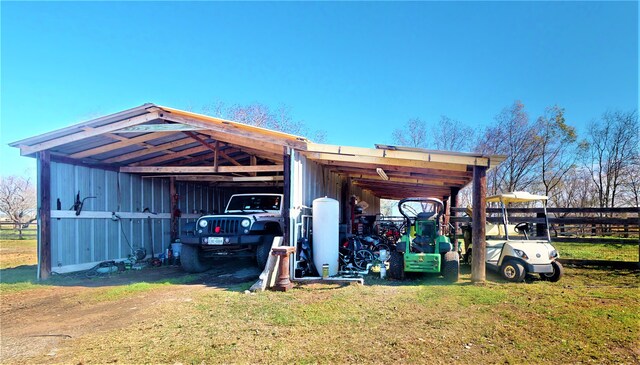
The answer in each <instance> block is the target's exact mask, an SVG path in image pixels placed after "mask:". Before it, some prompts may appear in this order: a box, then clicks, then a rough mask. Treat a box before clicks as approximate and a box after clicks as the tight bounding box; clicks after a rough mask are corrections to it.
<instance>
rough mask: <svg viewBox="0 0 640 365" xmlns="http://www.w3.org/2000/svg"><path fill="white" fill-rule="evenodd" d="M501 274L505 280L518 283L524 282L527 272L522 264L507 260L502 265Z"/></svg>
mask: <svg viewBox="0 0 640 365" xmlns="http://www.w3.org/2000/svg"><path fill="white" fill-rule="evenodd" d="M500 274H502V277H503V278H505V279H507V280H509V281H512V282H516V283H517V282H521V281H523V280H524V276H525V274H526V272H525V270H524V266H522V264H521V263H519V262H517V261H515V260H507V261H505V262H504V263H503V264H502V267H501V268H500Z"/></svg>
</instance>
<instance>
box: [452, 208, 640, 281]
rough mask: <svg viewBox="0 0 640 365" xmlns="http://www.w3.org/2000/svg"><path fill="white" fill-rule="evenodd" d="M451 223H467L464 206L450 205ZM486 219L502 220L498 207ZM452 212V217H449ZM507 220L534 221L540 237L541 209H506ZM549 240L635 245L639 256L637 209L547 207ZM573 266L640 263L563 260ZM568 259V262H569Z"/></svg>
mask: <svg viewBox="0 0 640 365" xmlns="http://www.w3.org/2000/svg"><path fill="white" fill-rule="evenodd" d="M451 212H452V213H451V214H452V217H451V219H450V221H451V222H452V223H455V222H457V223H461V224H468V223H470V222H471V217H469V216H468V215H467V214H466V213H467V209H466V208H452V209H451ZM486 213H487V222H490V223H502V210H501V209H500V208H487V209H486ZM454 214H455V216H453V215H454ZM508 214H509V216H508V218H509V222H510V223H512V224H515V223H520V222H527V223H533V224H535V227H536V230H537V233H536V235H538V236H543V235H544V234H546V233H544V232H545V231H546V229H545V224H546V220H545V216H544V209H543V208H508ZM547 214H548V220H549V225H550V232H551V236H552V240H553V241H555V242H580V243H587V244H589V243H607V244H632V245H633V244H636V245H638V251H639V257H640V209H638V208H548V209H547ZM564 261H566V262H567V263H571V264H576V265H594V266H612V267H620V268H637V267H638V265H640V263H636V264H633V263H632V262H618V261H615V262H614V261H594V260H564ZM569 261H571V262H569Z"/></svg>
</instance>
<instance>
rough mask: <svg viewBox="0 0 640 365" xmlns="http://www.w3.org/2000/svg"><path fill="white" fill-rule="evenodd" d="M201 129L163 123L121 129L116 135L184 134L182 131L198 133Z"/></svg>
mask: <svg viewBox="0 0 640 365" xmlns="http://www.w3.org/2000/svg"><path fill="white" fill-rule="evenodd" d="M201 129H202V128H201V127H194V126H191V125H185V124H180V123H163V124H145V125H136V126H132V127H127V128H122V129H119V130H117V131H115V133H145V132H182V131H197V130H201Z"/></svg>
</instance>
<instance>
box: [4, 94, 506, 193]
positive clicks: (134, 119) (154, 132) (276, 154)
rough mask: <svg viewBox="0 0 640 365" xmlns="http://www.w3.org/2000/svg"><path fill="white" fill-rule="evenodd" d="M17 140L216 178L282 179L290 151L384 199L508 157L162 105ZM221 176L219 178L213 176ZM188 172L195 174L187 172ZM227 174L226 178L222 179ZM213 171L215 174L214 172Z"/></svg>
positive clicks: (460, 182)
mask: <svg viewBox="0 0 640 365" xmlns="http://www.w3.org/2000/svg"><path fill="white" fill-rule="evenodd" d="M10 146H13V147H17V148H19V149H20V153H21V154H22V155H23V156H31V157H35V156H36V154H37V153H38V152H41V151H45V150H46V151H48V152H49V153H50V155H51V159H52V160H54V161H56V160H57V161H60V162H67V163H76V164H82V165H87V166H96V167H101V168H105V169H110V170H119V171H122V172H128V173H138V174H146V175H149V176H182V177H183V178H184V179H189V180H191V181H210V182H212V183H223V182H226V183H240V182H242V183H252V182H258V181H263V182H264V183H268V184H281V183H282V180H283V179H282V178H281V177H282V173H283V162H284V154H285V151H286V150H288V149H295V150H297V151H301V152H302V153H303V154H304V155H305V156H306V157H307V158H308V159H310V160H312V161H316V162H317V163H319V164H322V165H324V166H326V167H327V168H328V169H330V170H331V171H334V172H336V173H338V174H342V175H346V176H348V177H349V178H351V181H352V183H353V184H355V185H357V186H359V187H361V188H363V189H366V190H370V191H371V192H372V193H373V194H375V195H376V196H378V197H381V198H389V199H398V198H403V197H407V196H431V197H443V196H449V195H450V194H451V191H452V189H459V188H462V187H464V186H465V185H467V184H468V183H469V182H470V181H471V180H472V178H473V167H474V166H482V167H487V168H489V169H490V168H493V167H495V166H496V165H497V164H499V163H500V162H502V161H504V159H505V157H504V156H493V155H492V156H485V155H482V154H475V153H459V152H446V151H434V150H424V149H418V148H408V147H399V146H388V145H376V148H360V147H350V146H334V145H327V144H316V143H312V142H310V141H309V140H307V139H306V138H304V137H300V136H295V135H291V134H287V133H283V132H278V131H274V130H269V129H265V128H260V127H256V126H252V125H248V124H244V123H239V122H234V121H230V120H225V119H221V118H215V117H211V116H207V115H202V114H197V113H192V112H188V111H184V110H179V109H174V108H169V107H166V106H161V105H156V104H144V105H141V106H139V107H136V108H132V109H128V110H125V111H122V112H118V113H115V114H111V115H108V116H105V117H101V118H96V119H92V120H89V121H86V122H82V123H78V124H75V125H72V126H70V127H66V128H62V129H59V130H56V131H53V132H49V133H45V134H41V135H39V136H35V137H31V138H27V139H23V140H20V141H17V142H14V143H11V144H10ZM214 175H215V176H218V177H211V176H214ZM187 176H188V177H187ZM220 176H225V177H220ZM208 177H209V178H208Z"/></svg>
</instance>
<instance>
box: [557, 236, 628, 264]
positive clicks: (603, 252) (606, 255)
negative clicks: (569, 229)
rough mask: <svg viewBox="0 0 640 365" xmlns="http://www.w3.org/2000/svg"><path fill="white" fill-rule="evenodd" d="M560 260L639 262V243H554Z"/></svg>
mask: <svg viewBox="0 0 640 365" xmlns="http://www.w3.org/2000/svg"><path fill="white" fill-rule="evenodd" d="M553 245H554V246H555V247H556V249H557V250H558V252H559V253H560V258H565V259H582V260H609V261H634V262H637V261H638V241H637V240H636V241H635V242H633V241H631V242H630V243H581V242H554V243H553Z"/></svg>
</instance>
